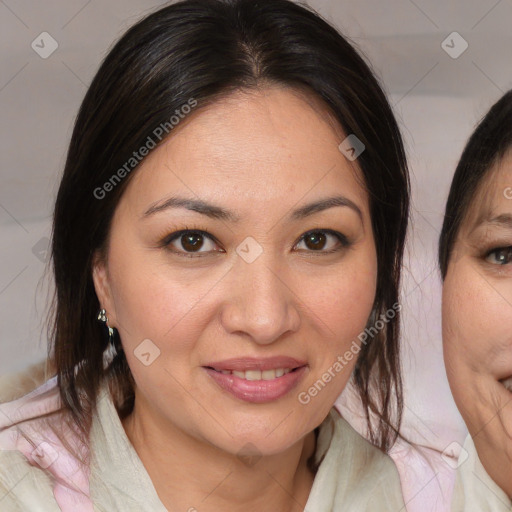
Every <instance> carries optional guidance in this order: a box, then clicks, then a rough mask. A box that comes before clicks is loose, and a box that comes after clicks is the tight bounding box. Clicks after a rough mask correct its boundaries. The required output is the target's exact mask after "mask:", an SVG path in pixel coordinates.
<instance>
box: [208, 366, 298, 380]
mask: <svg viewBox="0 0 512 512" xmlns="http://www.w3.org/2000/svg"><path fill="white" fill-rule="evenodd" d="M217 371H220V372H221V373H223V374H224V375H228V374H230V373H232V374H233V375H234V376H235V377H239V378H240V379H245V380H273V379H275V378H277V377H282V376H283V375H286V374H287V373H290V372H291V371H292V370H291V368H276V369H275V370H247V371H245V372H239V371H235V370H233V371H232V372H231V371H229V370H217Z"/></svg>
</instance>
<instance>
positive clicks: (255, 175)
mask: <svg viewBox="0 0 512 512" xmlns="http://www.w3.org/2000/svg"><path fill="white" fill-rule="evenodd" d="M344 138H345V135H344V133H343V131H342V129H341V127H340V126H339V124H338V123H337V122H336V120H335V119H334V117H333V116H332V115H331V114H330V113H329V111H328V109H327V108H326V106H325V105H324V104H323V102H322V101H321V100H320V99H319V98H317V97H315V96H314V95H311V94H307V93H305V92H303V91H297V90H293V89H289V88H284V87H269V88H265V89H262V90H255V91H250V92H240V91H238V92H237V93H234V94H232V95H230V96H228V97H226V98H224V99H222V100H219V101H217V102H215V103H213V104H211V105H209V106H207V107H205V108H203V109H200V110H199V111H196V112H193V113H192V114H191V115H190V116H189V117H188V118H185V119H184V120H183V121H181V122H180V124H179V125H178V126H177V127H176V128H175V129H174V130H173V132H171V136H169V137H168V139H167V140H166V141H164V143H163V144H162V145H161V146H159V147H158V148H157V149H155V150H154V151H153V152H152V153H150V154H149V155H148V156H147V157H146V159H145V160H144V161H143V162H142V164H141V165H140V166H139V168H138V169H137V172H136V175H135V176H134V177H133V179H132V180H131V182H130V184H129V186H128V187H127V190H126V191H125V194H124V195H125V196H126V197H125V198H123V199H124V200H125V201H129V202H130V203H131V204H132V205H133V206H135V208H136V209H137V210H142V209H144V208H147V205H148V203H150V202H152V201H155V200H158V199H161V198H162V197H163V196H164V195H165V194H168V193H171V192H173V191H176V190H179V191H183V192H185V191H186V192H187V193H188V195H191V194H192V195H196V196H198V197H201V198H203V199H208V198H210V199H212V200H213V199H216V200H217V202H218V201H219V200H222V202H223V203H226V204H227V203H233V204H235V203H237V204H238V205H240V203H242V204H243V205H245V206H250V205H253V206H255V207H257V206H258V205H259V206H261V207H264V206H268V205H269V203H272V204H273V205H274V206H279V204H280V200H281V199H282V198H283V196H284V195H287V194H292V195H293V197H295V199H300V197H302V196H304V195H305V194H313V195H315V196H319V195H325V194H326V193H331V192H333V189H336V190H339V191H340V192H344V193H346V194H347V195H351V197H350V198H351V199H352V200H355V201H359V202H360V203H362V204H361V207H362V208H364V207H365V206H366V203H367V196H366V191H365V189H364V186H363V181H362V178H361V172H360V169H359V168H358V166H357V162H350V161H348V160H347V159H346V158H345V157H344V155H343V154H342V153H341V151H340V150H339V148H338V146H339V144H340V143H341V142H342V141H343V140H344Z"/></svg>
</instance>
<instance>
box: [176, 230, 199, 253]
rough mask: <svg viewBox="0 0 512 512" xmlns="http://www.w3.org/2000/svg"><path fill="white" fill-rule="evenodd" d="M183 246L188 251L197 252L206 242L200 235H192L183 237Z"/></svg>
mask: <svg viewBox="0 0 512 512" xmlns="http://www.w3.org/2000/svg"><path fill="white" fill-rule="evenodd" d="M180 240H181V246H182V247H183V248H184V249H185V250H186V251H197V250H199V249H201V247H202V246H203V243H204V240H203V235H201V234H199V233H190V234H187V235H181V238H180Z"/></svg>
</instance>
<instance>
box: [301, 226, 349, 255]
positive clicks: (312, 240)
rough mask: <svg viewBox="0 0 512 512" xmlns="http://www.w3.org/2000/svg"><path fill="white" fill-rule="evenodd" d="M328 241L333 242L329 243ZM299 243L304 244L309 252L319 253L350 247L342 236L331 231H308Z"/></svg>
mask: <svg viewBox="0 0 512 512" xmlns="http://www.w3.org/2000/svg"><path fill="white" fill-rule="evenodd" d="M329 239H331V240H333V241H331V242H329ZM336 240H337V243H336ZM300 242H301V243H302V242H304V244H305V245H306V247H307V249H308V250H309V252H321V253H330V252H336V251H339V250H340V249H342V248H344V247H347V246H348V245H350V244H349V242H348V240H347V238H346V237H345V236H344V235H342V234H341V233H338V232H336V231H331V230H316V231H309V232H307V233H305V234H304V235H303V236H302V238H301V240H300ZM326 247H327V248H326Z"/></svg>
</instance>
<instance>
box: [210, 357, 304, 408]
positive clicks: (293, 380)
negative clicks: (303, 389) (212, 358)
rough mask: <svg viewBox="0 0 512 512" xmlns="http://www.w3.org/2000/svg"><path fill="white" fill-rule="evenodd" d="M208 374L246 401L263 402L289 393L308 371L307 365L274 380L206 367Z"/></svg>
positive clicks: (221, 385) (225, 388)
mask: <svg viewBox="0 0 512 512" xmlns="http://www.w3.org/2000/svg"><path fill="white" fill-rule="evenodd" d="M205 370H206V372H207V373H208V375H210V376H211V377H212V378H213V380H215V382H216V383H217V384H218V385H219V386H220V387H221V388H222V389H224V390H225V391H228V392H229V393H231V394H232V395H233V396H235V397H236V398H239V399H240V400H243V401H244V402H251V403H255V404H261V403H265V402H273V401H274V400H278V399H279V398H282V397H283V396H285V395H287V394H288V393H289V392H290V391H291V390H292V389H293V388H294V387H295V386H296V385H297V384H298V382H299V381H300V379H301V378H302V377H303V376H304V373H305V372H306V366H301V367H300V368H297V369H296V370H294V371H292V372H290V373H287V374H286V375H283V376H282V377H276V378H275V379H272V380H245V379H241V378H240V377H237V376H236V375H232V374H225V373H220V372H217V371H215V370H213V369H211V368H205Z"/></svg>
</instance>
